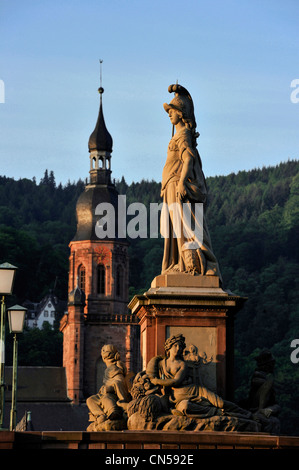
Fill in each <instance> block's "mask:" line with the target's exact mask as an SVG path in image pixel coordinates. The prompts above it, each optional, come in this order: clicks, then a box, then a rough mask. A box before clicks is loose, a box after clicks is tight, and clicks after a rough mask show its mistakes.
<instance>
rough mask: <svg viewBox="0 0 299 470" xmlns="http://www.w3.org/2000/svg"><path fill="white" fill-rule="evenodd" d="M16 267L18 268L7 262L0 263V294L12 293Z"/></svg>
mask: <svg viewBox="0 0 299 470" xmlns="http://www.w3.org/2000/svg"><path fill="white" fill-rule="evenodd" d="M17 269H18V268H16V267H15V266H13V265H12V264H9V263H3V264H0V294H2V295H11V294H12V289H13V284H14V279H15V274H16V270H17Z"/></svg>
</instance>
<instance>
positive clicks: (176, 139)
mask: <svg viewBox="0 0 299 470" xmlns="http://www.w3.org/2000/svg"><path fill="white" fill-rule="evenodd" d="M168 91H169V92H170V93H172V92H174V93H175V96H174V98H173V100H172V101H171V102H170V103H169V104H167V103H164V109H165V110H166V112H167V113H168V115H169V118H170V121H171V123H172V124H173V129H175V133H174V135H173V137H172V138H171V140H170V142H169V145H168V151H167V159H166V163H165V166H164V169H163V173H162V187H161V196H162V197H163V209H162V213H161V235H162V236H163V237H164V238H165V242H164V255H163V261H162V274H165V273H173V272H184V273H190V274H195V275H196V274H201V275H217V276H219V277H220V278H221V275H220V272H219V267H218V262H217V259H216V257H215V255H214V253H213V251H212V244H211V240H210V235H209V231H208V227H207V224H206V220H205V214H204V205H205V203H206V200H207V187H206V181H205V176H204V173H203V171H202V163H201V159H200V156H199V153H198V151H197V148H196V146H197V137H198V136H199V134H198V133H197V132H196V121H195V116H194V106H193V101H192V98H191V96H190V94H189V92H188V91H187V90H186V89H185V88H184V87H182V86H181V85H170V86H169V88H168ZM199 204H203V206H200V205H199ZM197 209H198V210H197ZM202 209H203V210H202Z"/></svg>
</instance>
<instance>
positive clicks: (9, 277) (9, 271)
mask: <svg viewBox="0 0 299 470" xmlns="http://www.w3.org/2000/svg"><path fill="white" fill-rule="evenodd" d="M17 269H18V268H16V267H15V266H13V265H12V264H9V263H3V264H0V295H1V327H0V406H1V408H0V430H1V429H3V421H4V406H5V382H4V378H5V296H6V295H11V294H12V289H13V284H14V280H15V274H16V270H17Z"/></svg>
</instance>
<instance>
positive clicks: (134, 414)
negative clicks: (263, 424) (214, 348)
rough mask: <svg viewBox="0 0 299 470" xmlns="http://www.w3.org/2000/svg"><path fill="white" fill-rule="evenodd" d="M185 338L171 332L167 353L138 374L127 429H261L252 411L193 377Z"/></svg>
mask: <svg viewBox="0 0 299 470" xmlns="http://www.w3.org/2000/svg"><path fill="white" fill-rule="evenodd" d="M184 349H185V338H184V337H183V335H181V334H179V335H174V336H171V337H170V338H169V339H168V340H167V341H166V342H165V353H166V355H165V356H156V357H154V358H152V359H151V360H150V361H149V363H148V365H147V368H146V371H143V372H142V373H139V374H137V376H136V377H135V380H134V382H133V386H132V390H131V394H132V398H133V400H132V401H131V402H130V403H129V405H128V407H127V415H128V423H127V425H128V429H129V430H144V429H159V430H194V431H201V430H209V431H213V430H217V431H236V430H238V431H258V429H259V427H258V424H257V423H256V422H254V421H253V420H252V414H251V412H250V411H248V410H244V409H242V408H240V407H239V406H237V405H236V404H234V403H231V402H229V401H226V400H223V399H222V398H221V397H220V396H218V395H217V394H216V393H213V392H212V391H210V390H208V389H207V388H205V387H203V386H201V385H200V384H198V383H195V382H194V381H193V377H192V374H190V369H189V361H185V360H184V355H183V352H184Z"/></svg>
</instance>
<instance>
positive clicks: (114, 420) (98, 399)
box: [86, 344, 131, 431]
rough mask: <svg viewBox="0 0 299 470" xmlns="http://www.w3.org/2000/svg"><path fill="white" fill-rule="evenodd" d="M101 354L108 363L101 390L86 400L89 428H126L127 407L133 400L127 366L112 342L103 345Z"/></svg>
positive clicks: (96, 429) (93, 429) (91, 429)
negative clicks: (127, 376) (127, 378)
mask: <svg viewBox="0 0 299 470" xmlns="http://www.w3.org/2000/svg"><path fill="white" fill-rule="evenodd" d="M101 355H102V359H103V361H104V363H105V364H106V370H105V373H104V379H103V385H102V387H101V388H100V390H99V392H98V393H97V394H96V395H92V396H91V397H89V398H88V399H87V400H86V404H87V406H88V408H89V411H90V413H89V420H90V421H91V425H89V427H88V428H87V430H88V431H101V430H108V429H110V430H113V429H114V430H118V429H123V428H126V415H125V416H124V413H125V409H126V406H127V404H128V403H129V402H130V401H131V395H130V393H129V386H128V381H127V380H126V372H127V371H126V367H125V365H124V363H123V362H121V361H120V355H119V352H118V351H117V349H116V348H115V347H114V346H113V345H112V344H106V345H105V346H103V348H102V350H101Z"/></svg>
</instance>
